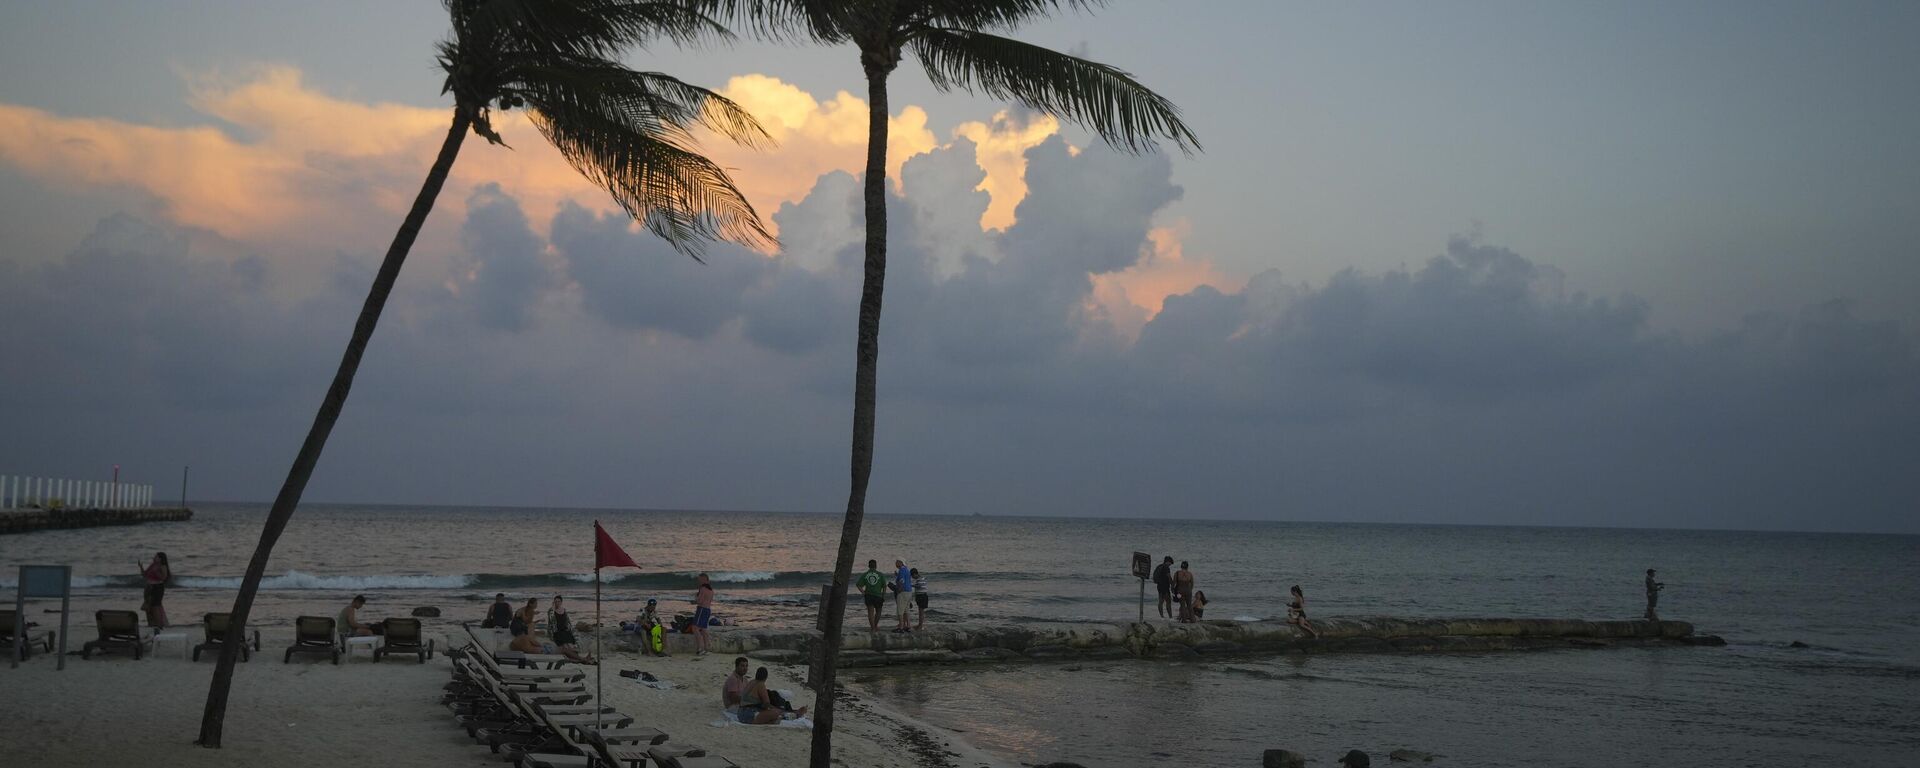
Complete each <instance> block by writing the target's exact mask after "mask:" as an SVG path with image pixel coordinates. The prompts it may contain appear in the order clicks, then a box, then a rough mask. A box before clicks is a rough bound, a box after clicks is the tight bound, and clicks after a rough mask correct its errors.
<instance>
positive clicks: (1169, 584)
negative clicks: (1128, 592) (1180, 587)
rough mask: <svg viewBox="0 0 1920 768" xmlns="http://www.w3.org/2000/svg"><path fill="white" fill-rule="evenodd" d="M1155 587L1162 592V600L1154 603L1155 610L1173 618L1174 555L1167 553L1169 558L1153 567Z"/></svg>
mask: <svg viewBox="0 0 1920 768" xmlns="http://www.w3.org/2000/svg"><path fill="white" fill-rule="evenodd" d="M1153 589H1154V591H1155V592H1159V593H1160V602H1158V603H1155V604H1154V606H1153V610H1154V611H1155V612H1156V613H1158V614H1159V615H1160V618H1163V619H1171V618H1173V555H1167V559H1165V560H1161V561H1160V567H1158V568H1155V569H1153Z"/></svg>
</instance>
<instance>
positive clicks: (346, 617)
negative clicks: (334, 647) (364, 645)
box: [340, 595, 379, 637]
mask: <svg viewBox="0 0 1920 768" xmlns="http://www.w3.org/2000/svg"><path fill="white" fill-rule="evenodd" d="M365 607H367V596H366V595H354V596H353V602H351V603H348V604H347V607H345V608H342V609H340V634H343V635H349V636H352V637H366V636H368V635H375V634H379V633H378V632H376V631H374V628H373V625H372V624H368V623H366V622H363V621H361V620H360V609H362V608H365Z"/></svg>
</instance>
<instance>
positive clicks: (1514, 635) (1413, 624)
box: [615, 617, 1726, 667]
mask: <svg viewBox="0 0 1920 768" xmlns="http://www.w3.org/2000/svg"><path fill="white" fill-rule="evenodd" d="M1313 627H1314V629H1315V630H1316V631H1317V632H1318V633H1319V635H1318V637H1309V636H1308V635H1307V633H1306V632H1304V631H1302V630H1301V629H1300V628H1299V627H1295V626H1293V625H1291V624H1288V623H1286V622H1284V621H1277V620H1276V621H1252V622H1241V621H1204V622H1200V623H1197V624H1179V623H1175V622H1168V621H1148V622H1131V623H1123V624H1098V623H1071V624H1067V623H1062V624H1007V625H981V624H940V625H938V626H934V625H932V624H929V625H928V626H927V628H926V629H925V630H923V631H920V632H914V633H911V634H895V633H893V632H889V631H887V630H886V629H882V630H881V631H878V632H869V631H867V630H865V629H849V630H847V631H845V632H844V634H843V637H844V645H843V647H842V650H841V652H840V664H841V666H843V667H876V666H887V665H893V664H924V663H959V662H971V661H1019V660H1031V661H1071V660H1082V659H1119V658H1151V659H1182V658H1199V657H1208V656H1252V655H1282V654H1316V653H1418V652H1483V651H1505V650H1537V649H1549V648H1615V647H1636V646H1694V645H1725V644H1726V641H1724V640H1722V639H1720V638H1719V637H1717V636H1713V635H1698V634H1695V633H1694V629H1693V625H1692V624H1689V623H1687V622H1684V621H1638V620H1634V621H1625V620H1622V621H1588V620H1583V619H1502V618H1461V619H1404V618H1392V617H1353V618H1329V619H1318V620H1315V621H1314V622H1313ZM708 632H709V633H710V634H711V635H712V638H713V650H714V652H716V653H732V654H741V655H745V656H748V657H751V658H756V659H762V660H767V661H786V662H805V661H806V660H807V658H808V654H809V653H810V652H811V651H812V649H813V648H814V647H815V645H816V643H817V642H818V640H819V638H820V637H821V633H820V632H818V631H812V630H764V629H751V628H745V627H713V628H711V629H709V630H708ZM621 637H623V638H626V642H628V643H633V642H637V641H635V640H633V636H632V635H623V636H621ZM667 637H668V638H670V639H669V641H668V642H669V643H670V644H671V647H670V648H669V650H671V651H673V652H675V653H680V652H683V649H682V646H681V643H683V642H684V643H685V647H684V652H688V653H691V652H692V637H691V636H688V635H676V634H670V635H668V636H667ZM615 642H620V641H615Z"/></svg>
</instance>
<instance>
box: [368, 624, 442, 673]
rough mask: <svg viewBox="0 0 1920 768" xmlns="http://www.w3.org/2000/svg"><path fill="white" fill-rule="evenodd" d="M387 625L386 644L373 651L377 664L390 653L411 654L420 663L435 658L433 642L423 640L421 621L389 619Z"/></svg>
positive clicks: (384, 630) (385, 630)
mask: <svg viewBox="0 0 1920 768" xmlns="http://www.w3.org/2000/svg"><path fill="white" fill-rule="evenodd" d="M381 624H384V625H385V629H383V630H382V632H384V633H385V637H386V642H384V643H381V644H380V647H378V648H375V649H373V660H374V661H375V662H376V663H377V662H379V661H380V657H381V656H385V655H387V654H389V653H411V654H414V655H415V656H418V657H420V663H422V664H425V663H427V659H431V658H433V641H432V640H422V639H421V636H420V620H419V619H387V620H386V621H383V622H381Z"/></svg>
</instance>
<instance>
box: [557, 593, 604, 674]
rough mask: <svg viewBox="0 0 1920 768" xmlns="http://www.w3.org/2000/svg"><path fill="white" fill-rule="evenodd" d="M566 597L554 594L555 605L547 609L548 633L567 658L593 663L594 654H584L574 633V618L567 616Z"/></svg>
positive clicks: (583, 662)
mask: <svg viewBox="0 0 1920 768" xmlns="http://www.w3.org/2000/svg"><path fill="white" fill-rule="evenodd" d="M565 601H566V598H563V597H561V596H559V595H554V596H553V607H552V608H548V609H547V634H548V635H550V636H552V637H553V644H554V645H555V646H558V647H559V648H560V652H561V653H563V654H566V656H567V658H569V659H573V660H574V661H578V662H580V663H582V664H592V663H593V661H594V659H593V654H591V653H587V654H583V653H581V652H580V650H579V648H578V646H579V644H580V640H579V638H577V637H575V636H574V634H573V619H571V618H569V617H568V616H567V607H566V602H565Z"/></svg>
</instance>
